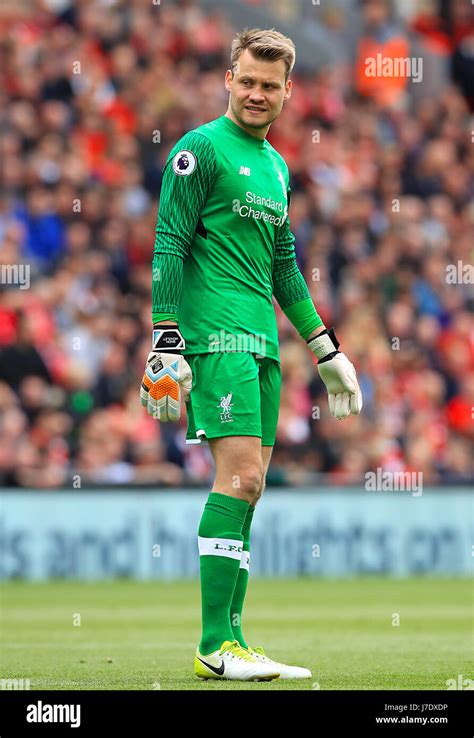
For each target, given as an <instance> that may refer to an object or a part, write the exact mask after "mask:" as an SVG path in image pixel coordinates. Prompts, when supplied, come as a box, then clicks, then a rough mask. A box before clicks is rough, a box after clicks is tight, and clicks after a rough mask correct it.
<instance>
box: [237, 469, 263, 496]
mask: <svg viewBox="0 0 474 738" xmlns="http://www.w3.org/2000/svg"><path fill="white" fill-rule="evenodd" d="M236 483H237V485H238V489H239V490H240V492H241V493H242V495H243V496H244V497H245V499H247V500H248V501H249V502H250V503H251V504H254V502H253V500H258V498H259V497H260V495H261V493H262V489H263V484H264V475H263V465H262V464H258V463H257V462H255V463H251V464H248V465H246V467H245V469H242V471H241V473H240V474H236Z"/></svg>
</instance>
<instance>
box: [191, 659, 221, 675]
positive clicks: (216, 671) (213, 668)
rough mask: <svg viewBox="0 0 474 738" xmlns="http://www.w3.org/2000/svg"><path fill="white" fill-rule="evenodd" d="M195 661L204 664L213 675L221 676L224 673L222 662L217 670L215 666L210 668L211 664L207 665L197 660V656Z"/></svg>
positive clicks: (205, 662)
mask: <svg viewBox="0 0 474 738" xmlns="http://www.w3.org/2000/svg"><path fill="white" fill-rule="evenodd" d="M197 659H198V661H200V662H201V664H204V666H207V668H208V669H210V670H211V671H213V672H214V673H215V674H218V675H219V676H222V675H223V673H224V662H223V661H222V662H221V665H220V666H219V668H217V667H216V666H212V665H211V664H208V663H207V661H203V660H202V659H200V658H199V656H198V657H197Z"/></svg>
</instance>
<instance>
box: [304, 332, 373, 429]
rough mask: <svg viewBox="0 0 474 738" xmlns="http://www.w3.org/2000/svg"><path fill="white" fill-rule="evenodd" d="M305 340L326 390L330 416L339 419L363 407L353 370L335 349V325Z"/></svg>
mask: <svg viewBox="0 0 474 738" xmlns="http://www.w3.org/2000/svg"><path fill="white" fill-rule="evenodd" d="M306 343H307V344H308V346H309V348H310V349H311V351H312V352H313V354H315V356H316V357H317V359H318V371H319V376H320V377H321V379H322V380H323V382H324V384H325V385H326V389H327V391H328V399H329V410H330V411H331V415H332V416H333V417H334V418H337V419H338V420H341V419H342V418H347V416H348V415H349V414H351V413H352V415H358V414H359V413H360V411H361V409H362V394H361V391H360V387H359V385H358V382H357V376H356V370H355V368H354V365H353V364H351V362H350V361H349V359H348V358H347V356H346V355H345V354H343V353H342V352H341V351H338V348H339V341H338V340H337V338H336V334H335V333H334V328H331V329H330V330H328V329H327V328H326V329H325V330H324V331H323V332H322V333H320V334H319V336H316V338H310V339H309V340H308V341H307V342H306Z"/></svg>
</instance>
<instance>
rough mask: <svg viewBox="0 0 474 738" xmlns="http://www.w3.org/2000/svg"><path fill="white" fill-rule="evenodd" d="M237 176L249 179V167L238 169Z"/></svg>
mask: <svg viewBox="0 0 474 738" xmlns="http://www.w3.org/2000/svg"><path fill="white" fill-rule="evenodd" d="M239 174H245V176H246V177H250V168H249V167H240V172H239Z"/></svg>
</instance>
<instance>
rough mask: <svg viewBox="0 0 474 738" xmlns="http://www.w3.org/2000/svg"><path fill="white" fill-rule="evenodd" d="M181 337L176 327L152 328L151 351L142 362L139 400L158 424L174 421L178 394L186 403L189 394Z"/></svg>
mask: <svg viewBox="0 0 474 738" xmlns="http://www.w3.org/2000/svg"><path fill="white" fill-rule="evenodd" d="M183 348H185V343H184V338H183V336H182V335H181V333H180V331H179V328H178V326H176V325H166V324H162V323H160V324H157V325H155V326H154V327H153V349H152V350H151V351H150V353H149V354H148V358H147V360H146V367H145V374H144V375H143V379H142V384H141V388H140V400H141V403H142V405H143V407H146V409H147V411H148V413H149V414H150V415H153V417H154V418H157V419H158V420H161V421H162V422H167V421H171V422H176V421H178V420H179V418H180V416H181V394H182V395H183V399H184V400H185V401H186V400H187V399H188V398H189V393H190V391H191V387H192V383H193V376H192V372H191V368H190V366H189V364H188V362H187V361H186V359H185V358H184V356H181V350H182V349H183Z"/></svg>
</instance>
